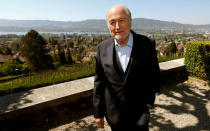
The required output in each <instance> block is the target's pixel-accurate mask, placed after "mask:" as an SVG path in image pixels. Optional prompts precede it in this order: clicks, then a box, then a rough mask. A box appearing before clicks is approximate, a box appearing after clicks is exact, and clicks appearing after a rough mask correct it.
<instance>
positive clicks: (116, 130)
mask: <svg viewBox="0 0 210 131" xmlns="http://www.w3.org/2000/svg"><path fill="white" fill-rule="evenodd" d="M110 127H111V129H112V131H149V126H148V123H146V124H145V125H143V126H139V125H132V124H128V123H127V124H126V123H125V124H123V125H110Z"/></svg>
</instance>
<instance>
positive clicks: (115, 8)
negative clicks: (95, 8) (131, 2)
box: [106, 5, 132, 21]
mask: <svg viewBox="0 0 210 131" xmlns="http://www.w3.org/2000/svg"><path fill="white" fill-rule="evenodd" d="M116 10H118V11H123V12H125V13H126V15H127V16H128V18H129V19H130V21H131V20H132V17H131V12H130V10H129V9H128V8H127V7H125V6H122V5H115V6H113V7H112V8H111V9H109V10H108V12H107V14H106V18H107V16H108V15H109V13H112V12H114V11H116Z"/></svg>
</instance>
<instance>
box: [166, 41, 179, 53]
mask: <svg viewBox="0 0 210 131" xmlns="http://www.w3.org/2000/svg"><path fill="white" fill-rule="evenodd" d="M176 51H177V47H176V44H175V42H174V41H172V43H171V44H169V45H168V47H167V49H166V50H165V52H164V54H165V55H166V56H169V55H172V54H176Z"/></svg>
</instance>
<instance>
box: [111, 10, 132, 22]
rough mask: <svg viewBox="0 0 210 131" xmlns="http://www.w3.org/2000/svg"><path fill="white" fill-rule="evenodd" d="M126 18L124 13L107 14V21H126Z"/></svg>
mask: <svg viewBox="0 0 210 131" xmlns="http://www.w3.org/2000/svg"><path fill="white" fill-rule="evenodd" d="M127 18H128V16H127V14H126V13H125V12H119V11H117V12H109V13H107V20H112V19H127Z"/></svg>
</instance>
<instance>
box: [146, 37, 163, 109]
mask: <svg viewBox="0 0 210 131" xmlns="http://www.w3.org/2000/svg"><path fill="white" fill-rule="evenodd" d="M155 46H156V43H155V41H154V40H153V41H152V48H151V66H152V69H151V70H152V81H153V82H152V83H153V84H152V87H151V88H152V90H151V97H150V98H149V99H148V102H147V104H149V105H150V106H152V107H153V106H154V102H155V97H156V96H155V94H156V93H157V92H159V91H160V67H159V62H158V58H157V53H156V49H155Z"/></svg>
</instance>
